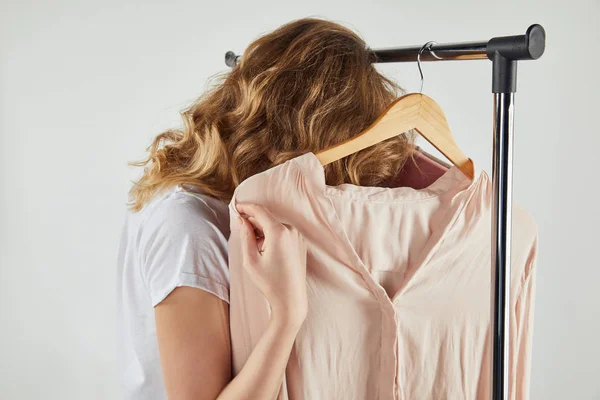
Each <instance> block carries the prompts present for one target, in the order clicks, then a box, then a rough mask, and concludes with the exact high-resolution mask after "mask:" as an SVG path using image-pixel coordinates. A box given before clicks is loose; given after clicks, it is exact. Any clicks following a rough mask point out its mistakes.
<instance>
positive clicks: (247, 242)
mask: <svg viewBox="0 0 600 400" xmlns="http://www.w3.org/2000/svg"><path fill="white" fill-rule="evenodd" d="M240 220H241V224H242V228H241V230H242V234H241V235H240V241H241V245H242V246H241V247H242V257H243V258H244V259H245V260H248V261H253V260H254V259H255V257H256V256H257V255H258V243H257V241H256V236H255V235H254V228H253V227H252V224H250V222H248V221H247V220H246V219H245V218H240Z"/></svg>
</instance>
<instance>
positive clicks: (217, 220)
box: [139, 191, 229, 307]
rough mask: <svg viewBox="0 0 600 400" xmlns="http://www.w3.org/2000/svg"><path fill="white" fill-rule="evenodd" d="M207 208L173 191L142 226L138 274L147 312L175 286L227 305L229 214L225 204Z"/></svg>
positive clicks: (197, 199)
mask: <svg viewBox="0 0 600 400" xmlns="http://www.w3.org/2000/svg"><path fill="white" fill-rule="evenodd" d="M212 200H213V201H216V200H214V199H212ZM212 204H213V206H210V205H209V203H208V202H207V201H206V200H205V199H203V198H202V197H201V196H200V195H190V194H188V193H186V192H180V191H178V192H174V193H173V194H171V195H170V196H168V197H166V198H165V199H163V200H161V201H160V202H159V203H158V204H156V206H155V207H154V208H153V209H152V210H151V213H150V214H149V215H148V217H147V218H146V220H145V221H144V223H143V226H142V229H141V234H140V240H139V252H140V263H141V265H140V269H141V275H142V278H143V280H144V282H145V285H146V288H147V289H148V291H149V293H150V298H151V301H152V307H155V306H156V305H157V304H159V303H160V302H161V301H163V300H164V299H165V298H166V297H167V296H168V295H169V293H171V292H172V291H173V290H174V289H175V288H177V287H179V286H190V287H194V288H198V289H202V290H205V291H207V292H209V293H212V294H214V295H215V296H217V297H219V298H220V299H222V300H223V301H226V302H228V303H229V269H228V267H227V265H228V264H227V240H228V236H229V215H228V212H227V205H226V204H223V205H222V207H215V206H214V202H213V203H212Z"/></svg>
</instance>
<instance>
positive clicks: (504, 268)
mask: <svg viewBox="0 0 600 400" xmlns="http://www.w3.org/2000/svg"><path fill="white" fill-rule="evenodd" d="M494 120H495V122H494V157H493V171H492V181H493V206H492V282H493V284H492V299H491V300H492V333H493V338H492V347H493V352H492V354H493V359H492V393H491V399H493V400H507V399H508V383H509V379H508V378H509V377H508V366H509V343H510V336H509V335H510V327H509V321H510V319H509V318H510V313H509V311H510V276H511V273H510V246H511V228H512V162H513V160H512V157H513V156H512V152H513V125H514V93H494Z"/></svg>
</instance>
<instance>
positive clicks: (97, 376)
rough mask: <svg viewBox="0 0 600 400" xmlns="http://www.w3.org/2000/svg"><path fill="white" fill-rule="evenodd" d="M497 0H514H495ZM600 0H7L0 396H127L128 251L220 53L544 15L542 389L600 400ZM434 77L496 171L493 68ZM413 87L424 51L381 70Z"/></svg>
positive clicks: (474, 66) (446, 67) (426, 32)
mask: <svg viewBox="0 0 600 400" xmlns="http://www.w3.org/2000/svg"><path fill="white" fill-rule="evenodd" d="M500 3H501V4H500ZM599 9H600V5H599V2H598V1H583V0H576V1H569V2H558V1H526V2H523V1H519V2H517V1H502V2H496V3H495V4H494V3H491V2H480V1H465V0H454V1H441V0H439V1H434V0H424V1H421V2H402V1H376V2H374V3H371V2H369V4H368V3H367V2H366V1H365V2H349V1H347V0H345V1H323V0H319V1H314V0H306V1H304V2H302V3H301V2H294V3H288V4H285V5H284V4H283V3H282V2H276V1H264V0H255V1H252V2H241V1H238V2H233V1H221V2H203V1H178V2H162V3H161V2H154V1H151V2H148V1H137V2H135V1H127V2H123V1H113V0H109V1H104V2H91V1H90V2H82V1H65V0H62V1H53V2H41V1H37V2H23V1H6V0H2V1H0V206H1V207H0V324H1V328H0V355H1V356H0V397H2V398H3V399H38V398H45V399H62V400H64V399H88V400H94V399H114V398H118V397H119V394H118V393H119V392H118V386H117V378H116V376H115V353H114V348H115V326H114V308H115V279H116V278H115V258H116V249H117V241H118V235H119V230H120V227H121V223H122V220H123V213H124V202H125V199H126V192H127V190H128V188H129V182H130V180H131V179H133V178H134V177H136V176H137V174H138V173H139V171H136V170H133V169H130V168H128V167H127V166H126V161H128V160H133V159H139V158H141V157H142V156H143V155H144V148H145V147H146V146H147V145H148V144H149V143H150V140H151V138H152V137H153V136H154V135H155V134H157V133H158V132H160V131H161V130H163V129H166V128H168V127H171V126H174V125H179V124H180V123H181V121H180V118H179V114H178V112H179V111H180V110H181V109H182V108H183V107H184V106H185V105H186V104H187V103H188V102H190V101H192V100H193V99H194V98H195V97H196V96H197V95H198V94H199V93H201V92H202V91H203V90H204V89H205V88H206V85H207V79H208V78H209V77H210V76H211V75H213V74H214V73H217V72H220V71H224V70H226V67H225V65H224V62H223V55H224V53H225V51H226V50H235V51H236V52H238V53H241V52H243V50H244V48H245V47H246V46H247V45H248V43H249V42H250V41H252V40H253V39H255V38H256V37H258V36H259V35H260V34H262V33H265V32H267V31H270V30H272V29H274V28H276V27H277V26H279V25H281V24H283V23H285V22H287V21H289V20H292V19H296V18H300V17H304V16H311V15H312V16H322V17H327V18H330V19H333V20H335V21H338V22H342V23H344V24H345V25H347V26H349V27H351V28H353V29H355V30H357V31H358V32H359V33H360V34H361V35H362V36H363V37H364V38H365V40H366V41H367V43H368V44H369V45H370V46H371V47H388V46H399V45H412V44H420V43H425V42H426V41H429V40H436V41H438V42H452V41H463V40H475V39H488V38H490V37H492V36H498V35H510V34H520V33H523V32H524V31H525V29H526V28H527V27H528V26H529V25H530V24H531V23H541V24H543V25H544V27H545V28H546V30H547V34H548V41H547V44H548V46H547V51H546V54H545V55H544V56H543V58H542V59H541V60H539V61H536V62H529V63H521V64H520V65H519V82H518V93H517V95H516V114H515V122H516V138H515V163H514V171H515V175H514V186H515V187H514V193H515V199H516V201H517V202H519V203H520V204H521V205H523V206H524V207H525V208H527V209H528V210H529V211H530V212H531V213H532V214H533V215H534V217H535V218H536V220H537V222H538V225H539V229H540V251H539V265H538V267H539V269H538V275H537V278H538V291H537V302H536V317H535V342H534V349H533V378H532V398H533V399H544V400H546V399H578V400H580V399H581V400H584V399H600V380H599V379H598V375H599V373H600V367H598V359H599V358H600V344H599V343H598V338H599V337H600V318H599V317H600V315H599V314H600V313H599V310H600V296H599V295H598V291H597V290H598V282H599V281H600V262H599V261H598V258H597V254H598V247H599V244H598V238H599V235H598V227H599V226H600V213H599V211H598V194H599V191H598V176H597V174H596V171H595V167H596V165H595V164H596V162H595V157H596V156H597V154H598V147H599V146H600V139H599V136H598V125H597V115H598V106H599V105H600V104H599V101H598V98H597V96H598V90H599V89H600V87H599V82H598V72H597V71H598V61H599V56H598V39H599V36H600V35H599V28H598V22H597V21H598V17H599ZM423 68H424V73H425V89H424V92H425V93H427V94H429V95H430V96H432V97H433V98H434V99H436V100H437V101H438V103H439V104H441V105H442V107H443V109H444V111H445V113H446V115H447V117H448V120H449V122H450V125H451V127H452V130H453V132H454V134H455V136H456V139H457V142H458V143H459V145H460V147H461V148H462V149H463V150H464V151H465V153H466V154H467V155H469V156H470V157H471V158H473V159H474V160H475V161H476V162H478V163H479V164H480V165H481V166H482V167H483V168H484V169H486V170H487V171H488V172H489V171H490V167H491V148H492V136H491V126H492V125H491V124H492V120H491V115H492V104H493V103H492V95H491V93H490V85H491V80H490V64H489V63H487V62H485V61H480V62H462V63H460V62H454V63H428V64H425V65H424V67H423ZM381 69H382V71H384V72H386V73H387V74H388V75H389V76H391V77H392V78H394V79H396V80H397V81H398V82H399V83H400V84H402V85H403V86H404V87H406V88H407V89H408V90H411V91H416V90H418V89H419V75H418V72H417V69H416V65H414V64H407V65H387V66H384V67H382V68H381Z"/></svg>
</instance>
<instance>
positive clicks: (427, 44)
mask: <svg viewBox="0 0 600 400" xmlns="http://www.w3.org/2000/svg"><path fill="white" fill-rule="evenodd" d="M433 44H437V42H434V41H433V40H432V41H429V42H427V43H425V44H424V45H423V47H421V50H419V53H418V54H417V67H418V68H419V75H421V90H420V91H419V93H421V94H422V93H423V81H424V80H425V79H424V78H423V70H422V69H421V53H423V51H424V50H425V49H427V50H428V51H429V52H430V53H431V54H432V55H433V56H434V57H435V58H439V57H438V56H436V55H435V53H434V52H433V51H431V45H433Z"/></svg>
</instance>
